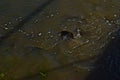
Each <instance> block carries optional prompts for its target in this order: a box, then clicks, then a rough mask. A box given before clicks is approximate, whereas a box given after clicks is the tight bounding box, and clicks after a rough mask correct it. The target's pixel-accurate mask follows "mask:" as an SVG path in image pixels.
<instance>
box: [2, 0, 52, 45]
mask: <svg viewBox="0 0 120 80" xmlns="http://www.w3.org/2000/svg"><path fill="white" fill-rule="evenodd" d="M53 1H54V0H48V1H47V2H45V3H43V4H42V5H40V6H39V7H38V8H37V9H36V10H34V11H33V12H31V13H30V14H29V15H27V16H26V17H25V18H24V19H23V20H22V21H20V22H19V23H18V24H17V25H15V26H13V27H14V28H13V29H12V30H10V31H9V32H8V33H6V34H5V35H4V36H2V37H0V45H1V43H2V42H3V41H4V40H6V39H7V38H8V37H10V36H11V35H12V34H13V33H15V32H17V31H18V30H19V29H21V28H22V27H23V25H24V24H25V23H27V22H29V21H30V20H31V19H32V18H33V17H34V16H36V15H37V14H38V13H40V12H42V11H43V10H44V9H45V8H46V7H47V6H48V5H49V4H50V3H52V2H53ZM3 44H4V43H3Z"/></svg>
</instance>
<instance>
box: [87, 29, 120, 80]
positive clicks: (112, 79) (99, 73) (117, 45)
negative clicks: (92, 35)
mask: <svg viewBox="0 0 120 80" xmlns="http://www.w3.org/2000/svg"><path fill="white" fill-rule="evenodd" d="M115 35H116V38H115V39H113V40H111V41H110V43H109V44H108V45H107V46H106V48H105V50H104V52H103V55H102V56H100V58H98V60H97V61H96V62H95V69H94V70H93V71H92V72H91V74H90V75H89V76H88V77H87V79H86V80H120V30H118V31H117V32H116V33H115Z"/></svg>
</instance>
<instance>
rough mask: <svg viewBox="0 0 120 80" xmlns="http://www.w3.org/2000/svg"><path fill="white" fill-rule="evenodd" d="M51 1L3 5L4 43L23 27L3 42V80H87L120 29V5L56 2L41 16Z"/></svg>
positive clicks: (110, 0) (93, 0) (103, 0)
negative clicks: (63, 34)
mask: <svg viewBox="0 0 120 80" xmlns="http://www.w3.org/2000/svg"><path fill="white" fill-rule="evenodd" d="M46 1H47V0H29V1H27V0H19V1H18V0H12V1H10V0H1V1H0V7H1V9H0V37H1V38H2V37H3V36H6V35H8V33H9V31H12V29H15V28H16V27H21V28H17V29H15V31H13V32H12V34H10V33H9V34H10V35H9V36H8V37H7V38H5V39H4V40H2V39H1V43H0V79H1V80H85V78H86V76H87V75H88V74H89V73H90V71H91V70H92V69H93V68H94V66H93V65H92V64H93V63H94V61H95V60H96V58H97V56H98V55H99V54H100V53H101V52H102V50H103V49H104V47H105V45H106V44H107V43H108V42H109V40H110V39H113V38H114V37H111V36H110V34H112V33H113V32H114V31H116V30H117V29H119V25H120V23H119V20H120V17H119V15H120V1H119V0H53V2H51V3H49V4H48V5H46V7H44V9H43V10H42V11H40V10H39V9H38V8H40V7H41V6H40V5H42V4H44V3H45V2H46ZM36 9H38V11H36V13H34V12H35V10H36ZM31 13H34V15H33V16H32V15H30V14H31ZM28 15H30V16H32V17H30V16H28ZM22 21H23V23H21V22H22ZM24 21H25V23H24ZM77 30H80V33H79V34H78V32H77ZM61 31H68V32H71V33H72V34H73V35H74V39H70V40H67V41H66V40H61V38H60V36H59V33H60V32H61Z"/></svg>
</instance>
